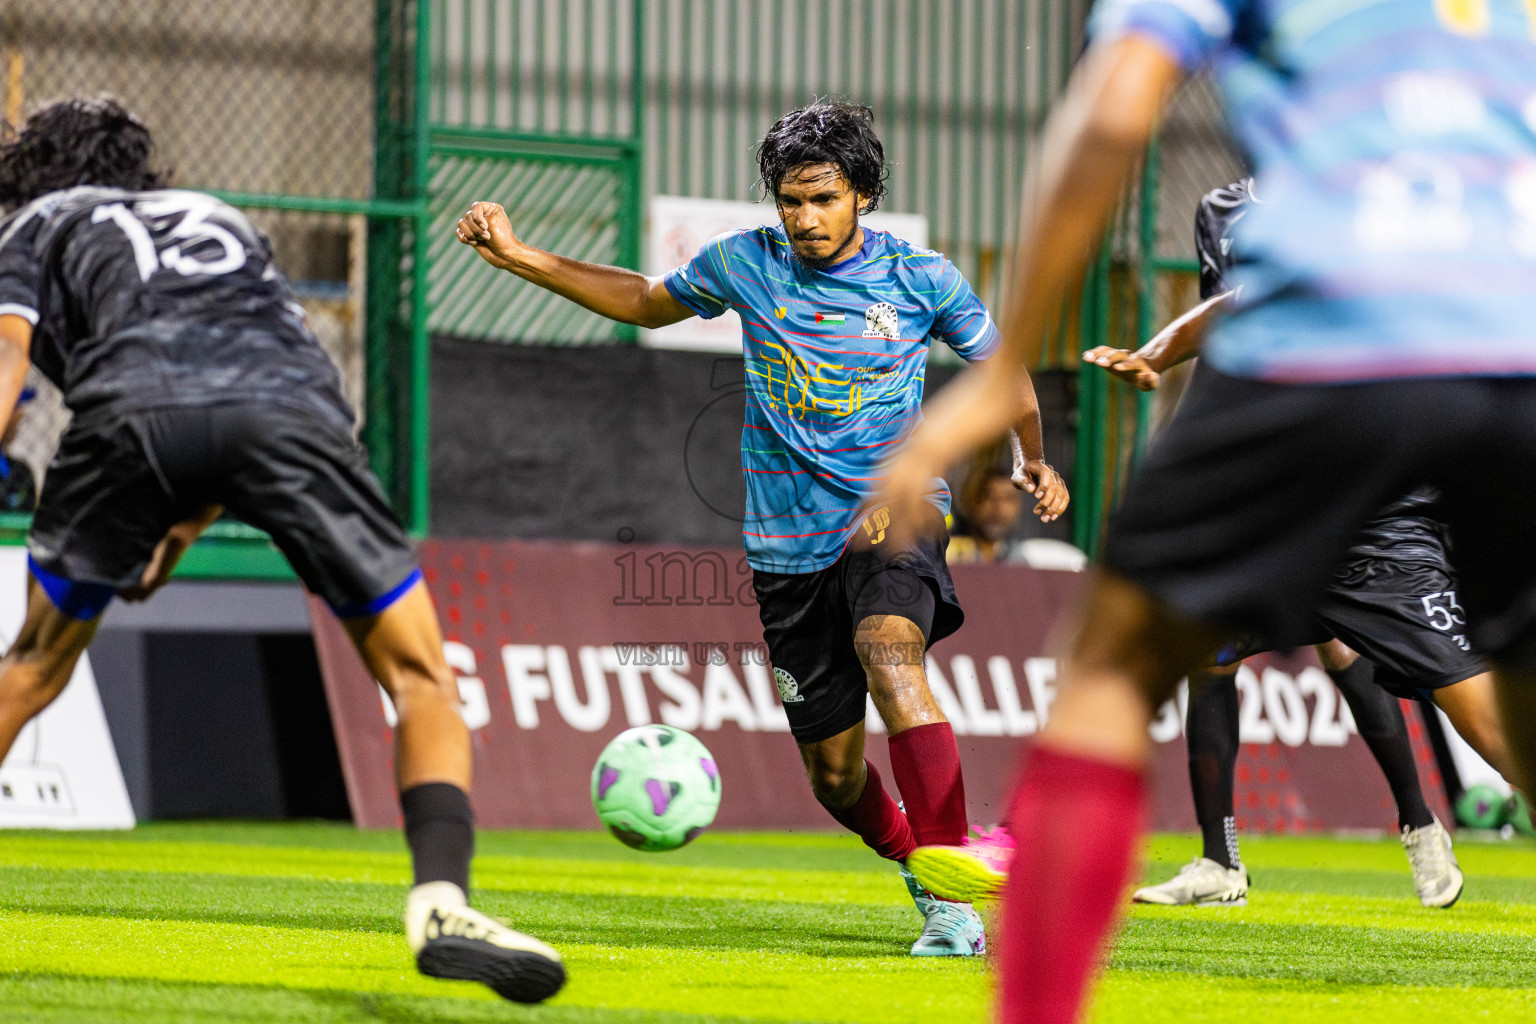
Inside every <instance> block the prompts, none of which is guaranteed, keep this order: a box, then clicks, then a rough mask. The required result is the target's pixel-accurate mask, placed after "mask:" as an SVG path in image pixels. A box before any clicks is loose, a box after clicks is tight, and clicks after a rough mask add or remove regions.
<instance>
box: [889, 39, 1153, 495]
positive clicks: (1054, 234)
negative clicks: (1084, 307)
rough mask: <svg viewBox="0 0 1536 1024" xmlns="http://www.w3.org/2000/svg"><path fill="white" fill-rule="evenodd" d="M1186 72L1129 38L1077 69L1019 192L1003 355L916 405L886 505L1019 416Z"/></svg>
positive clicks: (921, 489) (919, 489) (919, 488)
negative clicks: (1051, 326)
mask: <svg viewBox="0 0 1536 1024" xmlns="http://www.w3.org/2000/svg"><path fill="white" fill-rule="evenodd" d="M1182 77H1183V72H1182V71H1181V70H1180V68H1179V65H1178V63H1177V62H1176V61H1175V60H1174V59H1173V58H1172V57H1170V56H1169V55H1168V53H1167V52H1166V51H1165V50H1164V49H1163V48H1162V47H1161V46H1159V45H1157V44H1156V43H1153V42H1150V41H1147V40H1144V39H1140V38H1137V37H1134V36H1131V37H1127V38H1124V39H1120V40H1118V41H1116V42H1114V43H1111V44H1109V45H1106V46H1102V47H1097V48H1095V49H1093V50H1091V51H1090V52H1089V54H1088V55H1087V56H1086V57H1085V58H1084V59H1083V62H1082V63H1081V64H1080V65H1079V67H1078V69H1077V71H1075V72H1074V73H1073V76H1072V80H1071V82H1070V83H1069V84H1068V87H1067V91H1066V93H1065V95H1064V96H1063V98H1062V102H1061V104H1060V106H1059V107H1058V108H1057V110H1056V112H1055V113H1054V114H1053V115H1052V116H1051V120H1050V122H1049V124H1048V125H1047V128H1046V141H1045V145H1044V147H1043V149H1042V152H1043V153H1044V154H1045V159H1044V160H1043V161H1042V163H1041V164H1040V166H1039V169H1038V171H1037V173H1036V174H1035V175H1033V176H1032V178H1031V180H1030V181H1029V182H1028V183H1027V184H1026V186H1025V193H1024V202H1023V210H1022V212H1021V220H1020V230H1019V247H1018V249H1017V251H1016V252H1015V255H1014V259H1013V271H1012V274H1011V279H1010V284H1011V287H1010V288H1009V289H1008V292H1009V300H1008V303H1007V305H1006V307H1005V309H1004V315H1003V318H1002V321H1001V324H1000V326H1001V329H1002V335H1003V347H1002V350H1001V351H1000V352H999V353H998V356H997V357H994V358H992V359H988V360H987V361H986V362H985V363H982V364H981V365H979V366H976V367H973V368H971V369H970V370H968V371H967V372H965V373H963V374H961V375H960V376H959V377H958V378H956V379H955V380H954V381H953V382H952V383H951V384H950V385H949V386H948V387H946V388H945V389H944V390H943V391H942V392H940V394H939V395H937V396H936V397H935V399H934V401H933V402H932V403H931V404H930V405H929V406H928V407H927V409H925V410H924V412H925V416H926V418H925V420H924V422H923V423H922V424H920V425H919V426H918V428H917V430H915V431H914V432H913V434H912V437H911V438H910V439H909V441H908V444H907V447H906V448H905V450H904V451H903V453H902V456H901V458H900V459H898V460H897V462H896V463H895V465H894V466H893V467H892V469H891V472H890V474H889V476H888V477H887V485H886V493H887V496H888V499H889V500H890V501H892V502H894V503H896V504H897V505H899V506H903V507H905V508H909V509H910V508H915V507H916V503H917V502H920V501H922V500H924V498H923V496H924V494H925V493H926V490H925V489H926V487H927V481H928V480H931V479H932V478H933V476H934V475H935V474H937V473H938V472H940V471H941V470H942V468H943V467H945V466H948V465H950V464H952V463H954V462H955V461H957V460H958V459H959V458H960V457H962V456H963V455H965V454H966V453H968V452H971V451H974V450H975V449H976V448H978V447H980V446H981V445H983V444H986V443H987V442H989V441H991V440H993V439H994V438H997V437H1000V436H1001V435H1002V433H1003V431H1004V430H1006V429H1007V428H1008V427H1009V426H1010V425H1011V424H1012V423H1013V422H1014V421H1016V420H1017V419H1018V418H1019V417H1020V415H1021V413H1022V412H1023V410H1022V408H1021V395H1020V389H1019V385H1018V381H1019V379H1020V377H1021V376H1022V375H1023V374H1024V373H1025V372H1027V371H1026V370H1025V367H1026V366H1029V365H1032V364H1033V363H1035V362H1036V361H1037V360H1038V356H1039V349H1040V345H1041V341H1042V339H1043V338H1044V336H1045V328H1046V324H1047V322H1048V320H1049V318H1050V317H1051V315H1052V314H1053V313H1054V312H1055V311H1056V310H1057V309H1059V308H1060V306H1061V303H1062V301H1063V299H1064V297H1065V296H1066V295H1067V294H1068V293H1069V291H1070V290H1071V288H1072V286H1073V284H1075V283H1076V282H1077V281H1078V280H1079V279H1081V277H1082V274H1083V272H1084V270H1085V269H1086V267H1087V265H1088V261H1089V259H1090V258H1091V256H1092V254H1093V252H1094V247H1095V246H1096V245H1097V244H1098V242H1099V239H1100V238H1101V237H1103V233H1104V228H1105V226H1106V225H1107V224H1108V222H1109V218H1110V216H1111V214H1112V213H1113V211H1114V209H1115V205H1116V204H1117V203H1118V202H1119V200H1120V190H1121V187H1122V185H1123V184H1124V182H1125V181H1126V180H1127V179H1128V178H1129V176H1130V174H1131V172H1132V170H1133V169H1134V168H1135V166H1136V163H1137V161H1138V160H1139V159H1140V158H1141V155H1142V153H1143V152H1144V150H1145V148H1146V145H1147V143H1148V142H1149V141H1150V140H1151V138H1152V135H1153V133H1154V132H1155V131H1156V128H1157V124H1158V121H1159V119H1160V117H1161V114H1162V110H1163V106H1164V104H1165V102H1166V101H1167V97H1168V96H1169V94H1170V93H1171V91H1172V90H1173V88H1174V86H1176V85H1177V84H1178V82H1179V81H1180V80H1181V79H1182Z"/></svg>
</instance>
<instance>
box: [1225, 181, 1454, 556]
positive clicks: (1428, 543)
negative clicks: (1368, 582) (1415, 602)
mask: <svg viewBox="0 0 1536 1024" xmlns="http://www.w3.org/2000/svg"><path fill="white" fill-rule="evenodd" d="M1252 190H1253V179H1252V178H1244V179H1243V180H1242V181H1234V182H1233V183H1232V184H1230V185H1226V186H1223V187H1221V188H1214V189H1212V190H1211V191H1209V192H1207V193H1206V194H1205V196H1204V197H1202V198H1201V200H1200V208H1199V209H1198V210H1197V211H1196V212H1195V251H1196V252H1197V253H1198V254H1199V259H1200V298H1201V300H1202V301H1204V300H1206V299H1210V298H1214V297H1215V296H1217V295H1221V294H1222V293H1224V292H1228V291H1231V288H1229V287H1228V286H1227V283H1226V275H1227V272H1228V271H1229V270H1231V268H1232V262H1233V253H1232V229H1233V228H1234V227H1235V226H1236V225H1237V222H1238V221H1240V220H1242V219H1243V216H1244V215H1245V214H1246V213H1247V212H1248V210H1249V209H1250V207H1251V206H1252V204H1253V203H1254V202H1255V200H1254V198H1253V193H1252ZM1439 500H1440V495H1439V493H1438V492H1436V491H1435V490H1434V488H1432V487H1420V488H1418V489H1417V490H1414V491H1412V492H1410V493H1409V494H1408V495H1407V496H1405V497H1403V498H1400V499H1398V500H1397V501H1394V502H1392V503H1391V504H1390V505H1388V506H1387V507H1386V508H1384V509H1382V510H1381V512H1380V514H1378V515H1377V516H1375V517H1374V518H1372V519H1371V520H1370V521H1368V522H1367V523H1366V524H1365V526H1364V528H1363V529H1362V530H1361V533H1360V538H1359V540H1358V542H1357V543H1356V544H1355V545H1354V546H1353V547H1351V548H1350V549H1349V553H1348V554H1347V555H1345V556H1344V557H1345V561H1346V562H1358V561H1360V560H1362V559H1388V560H1391V561H1397V562H1433V563H1436V564H1439V565H1444V564H1445V563H1446V560H1447V558H1446V539H1445V537H1446V534H1445V527H1443V526H1442V525H1441V524H1440V522H1439V520H1437V519H1436V518H1435V506H1436V505H1437V504H1438V503H1439Z"/></svg>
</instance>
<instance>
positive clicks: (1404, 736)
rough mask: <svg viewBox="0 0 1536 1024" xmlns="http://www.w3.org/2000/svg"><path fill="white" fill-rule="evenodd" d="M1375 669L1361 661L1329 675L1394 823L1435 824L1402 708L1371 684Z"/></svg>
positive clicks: (1416, 825) (1403, 825) (1409, 825)
mask: <svg viewBox="0 0 1536 1024" xmlns="http://www.w3.org/2000/svg"><path fill="white" fill-rule="evenodd" d="M1375 674H1376V667H1375V666H1374V665H1372V664H1371V663H1370V662H1369V661H1367V660H1366V659H1364V658H1356V659H1355V663H1354V664H1353V665H1350V666H1349V668H1346V669H1344V670H1343V671H1340V672H1329V673H1328V677H1329V678H1330V679H1332V680H1333V683H1334V685H1335V686H1337V687H1338V688H1339V692H1340V693H1342V694H1343V695H1344V699H1345V700H1346V701H1347V702H1348V703H1349V710H1350V713H1351V714H1353V715H1354V716H1355V726H1356V727H1357V728H1358V729H1359V730H1360V738H1361V739H1363V740H1365V743H1366V746H1368V747H1370V748H1371V753H1372V754H1373V755H1375V757H1376V763H1377V764H1379V765H1381V773H1382V774H1383V775H1385V776H1386V777H1387V785H1388V786H1390V787H1391V788H1392V799H1394V800H1396V801H1397V823H1398V825H1399V826H1400V827H1403V828H1423V827H1424V826H1425V825H1428V824H1430V823H1431V822H1433V821H1434V820H1435V816H1434V815H1433V814H1431V813H1430V810H1429V805H1428V804H1426V803H1425V802H1424V790H1423V789H1422V788H1420V786H1419V770H1418V768H1417V767H1416V766H1415V765H1414V763H1413V744H1412V743H1411V742H1410V741H1409V739H1408V724H1407V723H1406V722H1405V721H1403V706H1402V705H1401V704H1400V703H1398V700H1397V698H1396V697H1394V696H1392V695H1391V694H1390V693H1388V692H1387V691H1386V690H1383V689H1382V688H1381V687H1379V686H1377V685H1376V684H1375V683H1374V682H1372V681H1371V678H1372V676H1374V675H1375Z"/></svg>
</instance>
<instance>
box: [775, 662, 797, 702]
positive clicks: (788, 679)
mask: <svg viewBox="0 0 1536 1024" xmlns="http://www.w3.org/2000/svg"><path fill="white" fill-rule="evenodd" d="M773 685H775V686H777V687H778V688H779V700H781V701H783V702H784V703H785V704H797V703H799V702H800V701H803V700H805V698H804V697H802V696H800V684H799V683H797V682H795V677H794V676H792V675H790V674H789V673H788V672H785V671H784V670H783V669H781V668H776V669H774V670H773Z"/></svg>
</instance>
